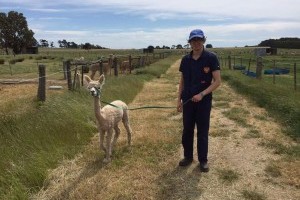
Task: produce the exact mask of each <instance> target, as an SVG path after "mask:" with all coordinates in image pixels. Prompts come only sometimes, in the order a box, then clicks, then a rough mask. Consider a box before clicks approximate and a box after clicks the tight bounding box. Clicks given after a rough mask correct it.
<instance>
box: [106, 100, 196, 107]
mask: <svg viewBox="0 0 300 200" xmlns="http://www.w3.org/2000/svg"><path fill="white" fill-rule="evenodd" d="M190 100H191V99H189V100H187V101H186V102H184V103H183V105H185V104H186V103H187V102H189V101H190ZM101 102H102V103H104V104H107V105H110V106H113V107H115V108H118V109H124V108H122V107H119V106H116V105H114V104H111V103H108V102H106V101H102V100H101ZM152 108H161V109H169V108H176V106H142V107H136V108H127V109H126V110H140V109H152Z"/></svg>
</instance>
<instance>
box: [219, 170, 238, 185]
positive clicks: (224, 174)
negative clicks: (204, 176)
mask: <svg viewBox="0 0 300 200" xmlns="http://www.w3.org/2000/svg"><path fill="white" fill-rule="evenodd" d="M218 173H219V178H220V179H221V180H222V181H223V182H224V183H230V184H231V183H233V182H234V181H237V180H238V179H239V176H240V175H239V173H237V172H235V171H234V170H231V169H222V170H218Z"/></svg>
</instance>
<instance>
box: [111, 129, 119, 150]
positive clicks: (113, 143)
mask: <svg viewBox="0 0 300 200" xmlns="http://www.w3.org/2000/svg"><path fill="white" fill-rule="evenodd" d="M114 129H115V136H114V140H113V142H112V147H111V149H112V151H113V148H114V147H115V145H116V143H117V140H118V138H119V135H120V133H121V130H120V129H119V127H118V125H117V126H115V128H114Z"/></svg>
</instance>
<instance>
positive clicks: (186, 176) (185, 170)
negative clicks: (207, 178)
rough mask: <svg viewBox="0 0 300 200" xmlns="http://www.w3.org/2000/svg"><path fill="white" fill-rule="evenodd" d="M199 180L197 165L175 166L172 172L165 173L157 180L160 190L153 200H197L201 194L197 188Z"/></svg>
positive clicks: (199, 174) (200, 190)
mask: <svg viewBox="0 0 300 200" xmlns="http://www.w3.org/2000/svg"><path fill="white" fill-rule="evenodd" d="M193 167H194V168H193ZM190 168H193V169H190ZM200 179H201V172H200V170H199V165H196V166H195V165H191V166H189V167H179V166H177V167H176V168H175V169H174V170H173V171H171V172H166V173H164V174H162V175H161V176H160V177H159V178H158V180H157V182H158V183H157V184H158V185H159V186H160V187H159V188H160V190H159V191H158V193H157V196H156V198H155V199H162V200H163V199H186V200H188V199H198V198H199V197H200V196H201V194H202V192H203V191H202V189H201V188H199V186H198V185H199V181H200Z"/></svg>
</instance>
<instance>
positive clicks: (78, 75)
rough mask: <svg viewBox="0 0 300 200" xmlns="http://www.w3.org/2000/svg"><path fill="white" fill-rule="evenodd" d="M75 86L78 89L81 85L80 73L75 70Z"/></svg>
mask: <svg viewBox="0 0 300 200" xmlns="http://www.w3.org/2000/svg"><path fill="white" fill-rule="evenodd" d="M74 80H75V84H74V85H75V88H76V89H79V88H80V87H81V74H80V72H79V71H77V72H76V74H75V79H74Z"/></svg>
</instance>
